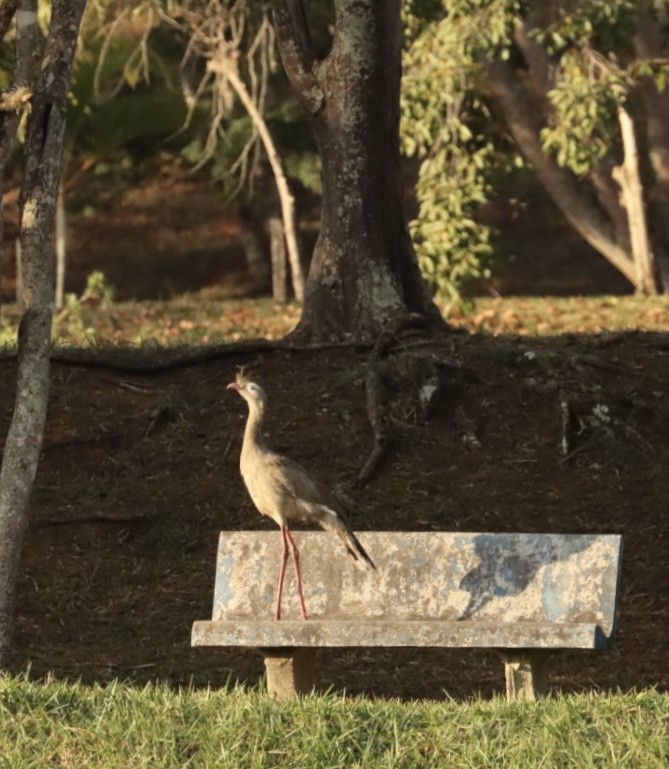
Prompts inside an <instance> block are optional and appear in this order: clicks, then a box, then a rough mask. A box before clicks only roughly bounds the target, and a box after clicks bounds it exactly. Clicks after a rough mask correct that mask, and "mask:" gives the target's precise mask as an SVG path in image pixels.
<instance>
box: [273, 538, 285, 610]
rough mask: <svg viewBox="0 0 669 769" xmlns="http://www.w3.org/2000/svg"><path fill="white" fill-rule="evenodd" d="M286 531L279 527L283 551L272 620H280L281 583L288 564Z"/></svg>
mask: <svg viewBox="0 0 669 769" xmlns="http://www.w3.org/2000/svg"><path fill="white" fill-rule="evenodd" d="M287 532H288V529H287V528H286V527H285V526H282V527H281V540H282V541H283V551H282V553H281V566H280V568H279V585H278V587H277V589H276V605H275V606H274V619H281V597H282V596H283V581H284V579H285V576H286V563H287V562H288V540H287V539H286V534H287Z"/></svg>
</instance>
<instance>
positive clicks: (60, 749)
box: [0, 677, 669, 769]
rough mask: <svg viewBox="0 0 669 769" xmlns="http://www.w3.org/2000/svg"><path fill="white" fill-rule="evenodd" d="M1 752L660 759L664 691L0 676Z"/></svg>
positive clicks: (532, 762)
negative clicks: (498, 693) (423, 696)
mask: <svg viewBox="0 0 669 769" xmlns="http://www.w3.org/2000/svg"><path fill="white" fill-rule="evenodd" d="M0 718H1V719H2V723H3V730H2V733H1V734H0V755H2V759H1V761H2V762H3V763H2V765H4V766H8V767H9V766H21V767H23V768H24V769H31V768H32V767H35V769H37V767H39V768H40V769H41V768H42V767H44V766H67V767H72V768H73V769H74V768H76V767H82V768H83V767H86V769H105V768H107V767H108V768H109V769H111V768H112V767H114V769H115V768H116V767H118V766H133V767H137V768H138V769H139V768H140V767H151V768H152V769H167V768H168V767H175V768H176V767H184V766H190V767H214V766H216V767H220V768H221V769H225V768H226V767H234V768H235V769H242V768H243V767H260V766H289V767H293V768H294V769H322V768H324V767H352V766H355V767H358V768H359V769H373V768H374V769H375V768H376V767H398V768H399V767H416V766H421V767H425V769H429V767H439V768H440V769H441V767H444V766H459V767H480V768H482V769H483V768H484V767H499V766H504V767H507V768H508V769H530V767H536V766H563V767H574V769H575V768H576V767H579V769H580V768H581V767H586V766H608V765H613V766H616V767H620V768H621V769H637V768H638V769H641V768H642V767H643V769H661V768H663V767H665V766H666V760H667V751H668V746H667V725H668V723H669V697H667V695H662V694H659V693H657V692H654V691H644V692H628V693H626V694H618V695H592V694H582V695H577V696H571V697H556V698H555V699H548V700H544V701H542V702H539V703H536V704H535V703H512V704H507V703H506V702H504V701H502V700H500V699H496V700H493V701H491V702H483V701H474V702H471V703H457V702H454V701H446V702H429V701H423V702H399V701H396V700H381V699H376V700H367V699H363V698H343V697H340V696H337V695H326V696H310V697H305V698H303V699H300V700H297V701H292V702H283V703H277V702H274V701H272V700H270V699H269V698H268V697H267V696H266V695H265V694H264V693H262V692H259V691H253V690H252V691H247V690H245V689H242V688H230V689H229V690H222V691H208V690H203V691H191V690H179V691H176V692H175V691H172V690H170V689H168V688H167V687H165V686H147V687H145V688H144V689H140V688H134V687H132V686H130V685H127V684H121V683H115V684H112V685H110V686H107V687H101V686H93V687H84V686H82V685H80V684H63V683H60V682H57V681H49V682H47V683H44V684H40V683H35V682H30V681H27V680H25V679H22V678H9V677H3V678H0Z"/></svg>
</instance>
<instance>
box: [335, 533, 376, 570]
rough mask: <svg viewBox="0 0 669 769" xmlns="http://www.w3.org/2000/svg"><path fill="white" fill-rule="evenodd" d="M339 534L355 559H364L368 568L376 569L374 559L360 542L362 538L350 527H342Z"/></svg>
mask: <svg viewBox="0 0 669 769" xmlns="http://www.w3.org/2000/svg"><path fill="white" fill-rule="evenodd" d="M337 534H339V536H340V537H341V538H342V540H343V541H344V544H345V545H346V549H347V550H348V552H349V554H350V555H351V557H352V558H353V559H355V560H356V561H362V562H363V563H364V564H365V565H366V566H367V567H368V568H370V569H376V566H375V565H374V561H372V559H371V558H370V557H369V555H368V554H367V551H366V550H365V548H364V547H363V546H362V545H361V544H360V540H359V539H358V538H357V537H356V536H355V534H354V533H353V532H352V531H350V530H348V529H340V530H339V531H337Z"/></svg>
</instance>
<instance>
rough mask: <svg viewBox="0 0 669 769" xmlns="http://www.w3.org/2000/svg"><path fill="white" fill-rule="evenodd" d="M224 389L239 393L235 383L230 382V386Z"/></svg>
mask: <svg viewBox="0 0 669 769" xmlns="http://www.w3.org/2000/svg"><path fill="white" fill-rule="evenodd" d="M225 389H226V390H237V391H239V385H238V384H237V382H230V384H229V385H228V386H227V387H226V388H225Z"/></svg>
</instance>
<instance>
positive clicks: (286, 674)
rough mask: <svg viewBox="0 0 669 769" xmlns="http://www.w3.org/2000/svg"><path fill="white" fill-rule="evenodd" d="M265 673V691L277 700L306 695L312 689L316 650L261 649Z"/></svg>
mask: <svg viewBox="0 0 669 769" xmlns="http://www.w3.org/2000/svg"><path fill="white" fill-rule="evenodd" d="M260 651H261V653H262V655H263V657H264V658H265V670H266V672H267V691H268V693H269V695H270V696H271V697H274V698H275V699H277V700H286V699H290V698H291V697H297V695H299V694H307V692H310V691H311V689H312V687H313V672H314V658H315V656H316V649H307V648H302V647H300V648H296V649H261V650H260Z"/></svg>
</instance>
